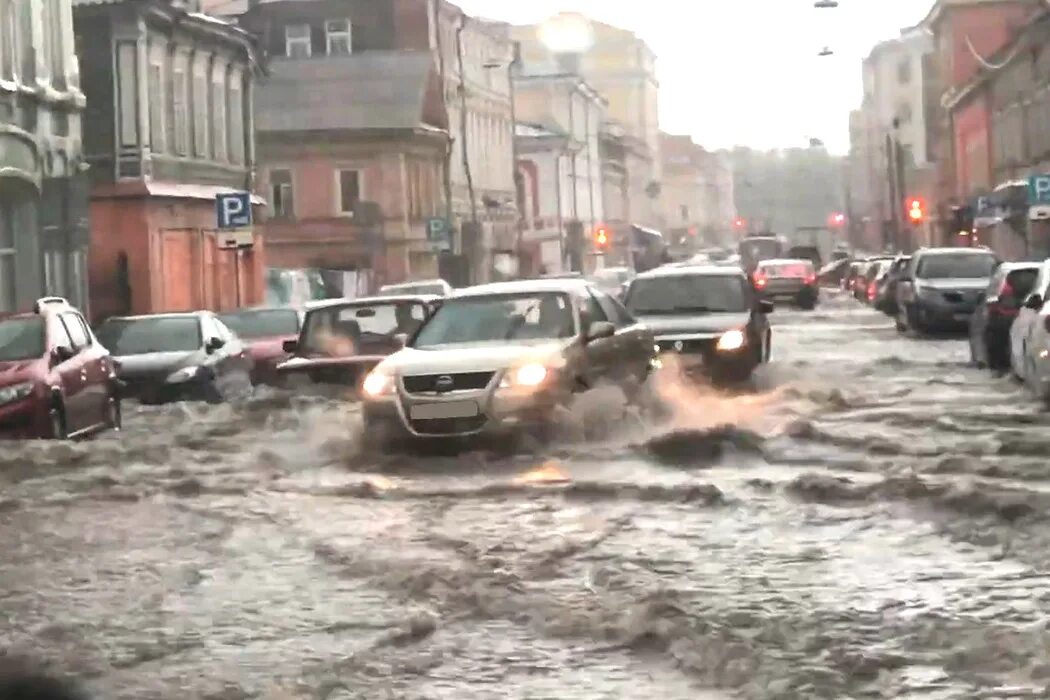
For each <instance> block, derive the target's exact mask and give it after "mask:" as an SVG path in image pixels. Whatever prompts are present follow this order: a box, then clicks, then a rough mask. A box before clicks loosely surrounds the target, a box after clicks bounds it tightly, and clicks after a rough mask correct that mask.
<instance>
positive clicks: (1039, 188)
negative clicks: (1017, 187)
mask: <svg viewBox="0 0 1050 700" xmlns="http://www.w3.org/2000/svg"><path fill="white" fill-rule="evenodd" d="M1028 203H1029V204H1050V175H1033V176H1032V177H1030V178H1028Z"/></svg>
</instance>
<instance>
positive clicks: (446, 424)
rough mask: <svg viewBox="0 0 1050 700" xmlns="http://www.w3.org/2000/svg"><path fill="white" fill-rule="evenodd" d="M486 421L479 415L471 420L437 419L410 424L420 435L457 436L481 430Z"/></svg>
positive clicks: (416, 421)
mask: <svg viewBox="0 0 1050 700" xmlns="http://www.w3.org/2000/svg"><path fill="white" fill-rule="evenodd" d="M486 420H487V418H486V417H485V416H484V415H478V416H471V417H470V418H435V419H431V420H413V421H410V422H411V424H412V429H413V430H415V431H416V432H417V433H419V434H420V435H456V434H458V433H473V432H476V431H478V430H481V428H482V427H483V426H484V425H485V421H486Z"/></svg>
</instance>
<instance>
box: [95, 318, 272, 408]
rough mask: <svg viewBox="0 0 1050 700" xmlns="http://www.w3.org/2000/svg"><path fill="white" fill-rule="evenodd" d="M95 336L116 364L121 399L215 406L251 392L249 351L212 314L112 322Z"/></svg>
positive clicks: (114, 320)
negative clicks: (190, 401)
mask: <svg viewBox="0 0 1050 700" xmlns="http://www.w3.org/2000/svg"><path fill="white" fill-rule="evenodd" d="M95 335H96V336H97V337H98V339H99V342H100V343H102V345H104V346H105V347H107V348H109V351H110V353H111V354H112V355H113V357H114V358H115V359H116V361H117V366H118V376H119V378H120V380H121V382H122V383H123V389H122V394H123V396H127V397H130V398H136V399H138V400H139V401H141V402H143V403H166V402H169V401H183V400H197V401H201V400H202V401H207V402H209V403H219V402H221V401H224V400H226V399H231V398H237V397H241V396H245V395H247V394H248V393H250V392H251V370H252V360H251V357H249V355H248V349H247V348H246V347H245V345H244V343H243V342H241V340H240V338H238V337H237V335H236V334H235V333H233V331H231V330H230V329H229V328H227V327H226V325H225V324H224V323H223V322H222V321H220V320H219V319H218V318H217V317H216V316H215V314H213V313H211V312H210V311H196V312H189V313H172V314H155V315H150V316H126V317H116V318H110V319H107V320H105V321H103V322H102V323H101V324H100V325H99V327H98V329H97V330H96V331H95Z"/></svg>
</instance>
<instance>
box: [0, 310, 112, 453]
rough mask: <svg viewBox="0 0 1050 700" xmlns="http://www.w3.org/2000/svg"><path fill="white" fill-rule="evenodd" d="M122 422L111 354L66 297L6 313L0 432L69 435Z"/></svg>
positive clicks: (0, 345) (0, 350) (0, 328)
mask: <svg viewBox="0 0 1050 700" xmlns="http://www.w3.org/2000/svg"><path fill="white" fill-rule="evenodd" d="M106 428H112V429H119V428H120V396H119V393H118V383H117V376H116V371H115V367H114V363H113V359H112V358H111V357H110V355H109V351H107V350H106V348H105V347H104V346H103V345H102V344H101V343H99V342H98V339H97V338H95V336H94V334H92V332H91V330H90V329H89V328H88V325H87V323H86V322H85V321H84V317H83V316H82V315H81V314H80V312H79V311H77V310H76V309H75V308H73V307H72V306H70V305H69V303H68V302H67V301H66V300H65V299H61V298H59V297H48V298H45V299H41V300H40V301H38V302H37V303H36V308H34V310H33V311H32V312H27V313H16V314H7V315H0V436H2V437H5V438H53V439H59V440H61V439H65V438H67V437H73V436H77V435H83V434H86V433H90V432H94V431H97V430H103V429H106Z"/></svg>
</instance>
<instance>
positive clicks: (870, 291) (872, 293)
mask: <svg viewBox="0 0 1050 700" xmlns="http://www.w3.org/2000/svg"><path fill="white" fill-rule="evenodd" d="M877 292H878V287H877V286H876V285H875V282H872V283H871V284H869V285H868V299H871V300H872V301H874V300H875V294H876V293H877Z"/></svg>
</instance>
